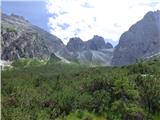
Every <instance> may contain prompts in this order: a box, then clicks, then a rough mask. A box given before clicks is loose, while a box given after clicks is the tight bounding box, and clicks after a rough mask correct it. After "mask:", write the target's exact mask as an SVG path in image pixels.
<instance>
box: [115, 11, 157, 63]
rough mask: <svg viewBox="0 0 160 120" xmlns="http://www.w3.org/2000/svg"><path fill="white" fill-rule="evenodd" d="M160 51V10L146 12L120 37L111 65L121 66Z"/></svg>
mask: <svg viewBox="0 0 160 120" xmlns="http://www.w3.org/2000/svg"><path fill="white" fill-rule="evenodd" d="M159 52H160V11H155V12H148V13H147V14H146V15H145V16H144V18H143V19H142V20H140V21H139V22H137V23H136V24H134V25H132V26H131V27H130V28H129V30H128V31H127V32H125V33H123V34H122V35H121V37H120V40H119V44H118V45H117V47H116V48H115V51H114V56H113V59H112V65H116V66H122V65H127V64H131V63H134V62H136V60H137V59H142V58H145V57H148V56H151V55H154V54H157V53H159Z"/></svg>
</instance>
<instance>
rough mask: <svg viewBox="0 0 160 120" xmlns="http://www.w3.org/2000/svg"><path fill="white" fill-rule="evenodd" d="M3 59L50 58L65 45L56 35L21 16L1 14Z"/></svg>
mask: <svg viewBox="0 0 160 120" xmlns="http://www.w3.org/2000/svg"><path fill="white" fill-rule="evenodd" d="M1 18H2V21H1V22H2V25H1V37H2V51H1V53H2V54H1V58H2V59H3V60H15V59H19V58H42V59H46V58H49V57H50V55H51V54H54V53H56V52H57V51H58V50H59V49H62V48H63V47H64V44H63V43H62V41H61V40H60V39H59V38H57V37H56V36H53V35H51V34H50V33H48V32H46V31H44V30H42V29H41V28H39V27H36V26H34V25H32V24H31V23H29V22H28V21H27V20H25V19H24V18H23V17H21V16H17V15H14V14H12V15H10V16H8V15H6V14H1Z"/></svg>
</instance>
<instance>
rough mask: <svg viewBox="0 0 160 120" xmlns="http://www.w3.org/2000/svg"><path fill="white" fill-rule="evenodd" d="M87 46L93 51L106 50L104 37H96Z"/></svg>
mask: <svg viewBox="0 0 160 120" xmlns="http://www.w3.org/2000/svg"><path fill="white" fill-rule="evenodd" d="M87 46H88V48H90V49H91V50H99V49H104V48H105V41H104V38H103V37H100V36H98V35H94V37H93V38H92V39H90V40H88V41H87Z"/></svg>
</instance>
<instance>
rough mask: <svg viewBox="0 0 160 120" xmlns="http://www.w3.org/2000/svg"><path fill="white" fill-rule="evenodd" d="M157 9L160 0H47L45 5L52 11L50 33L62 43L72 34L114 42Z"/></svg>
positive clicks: (83, 37)
mask: <svg viewBox="0 0 160 120" xmlns="http://www.w3.org/2000/svg"><path fill="white" fill-rule="evenodd" d="M159 8H160V0H49V2H48V4H47V9H48V12H49V13H51V14H53V17H50V18H49V25H50V27H51V30H50V32H51V33H52V34H54V35H56V36H58V37H59V38H61V39H62V40H63V42H64V43H67V42H68V40H69V38H71V37H74V36H77V37H80V38H82V39H83V40H88V39H91V38H92V37H93V35H100V36H102V37H104V38H109V39H113V40H114V41H118V40H119V37H120V35H121V34H122V33H123V32H124V31H126V30H128V28H129V27H130V26H131V25H132V24H134V23H135V22H137V21H138V20H140V19H142V17H143V16H144V14H146V13H147V12H148V11H151V10H157V9H159ZM64 24H67V25H68V26H67V28H66V29H62V27H61V26H63V25H64Z"/></svg>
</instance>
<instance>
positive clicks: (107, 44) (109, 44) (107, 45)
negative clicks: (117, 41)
mask: <svg viewBox="0 0 160 120" xmlns="http://www.w3.org/2000/svg"><path fill="white" fill-rule="evenodd" d="M105 48H106V49H110V48H113V45H112V44H111V43H109V42H107V43H106V44H105Z"/></svg>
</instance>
